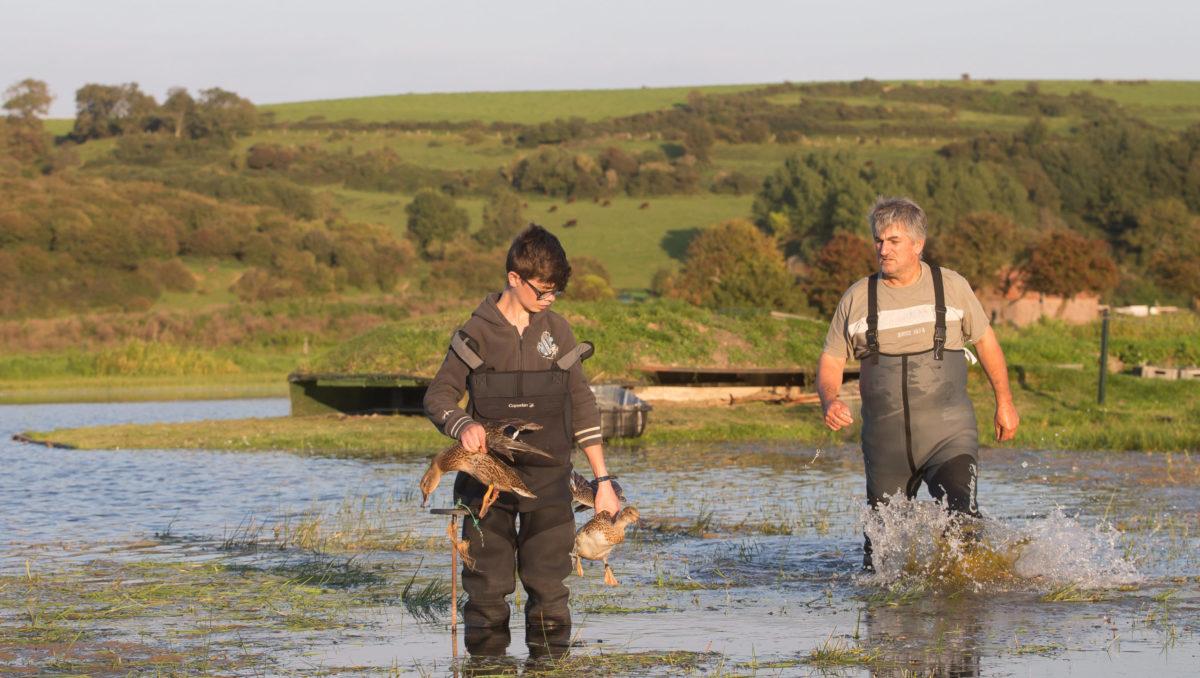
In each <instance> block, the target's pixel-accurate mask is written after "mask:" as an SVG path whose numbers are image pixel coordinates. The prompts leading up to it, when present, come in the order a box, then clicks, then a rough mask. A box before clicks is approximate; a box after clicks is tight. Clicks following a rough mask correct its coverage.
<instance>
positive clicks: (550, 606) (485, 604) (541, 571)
mask: <svg viewBox="0 0 1200 678" xmlns="http://www.w3.org/2000/svg"><path fill="white" fill-rule="evenodd" d="M450 346H451V349H452V350H453V351H454V352H455V353H456V354H457V355H458V357H459V358H461V359H462V360H463V362H465V363H466V364H467V366H468V367H470V368H471V373H470V375H469V376H468V377H467V390H468V392H469V393H470V395H471V397H470V405H469V414H470V415H471V418H472V419H475V420H476V421H479V422H502V421H505V420H509V419H520V420H522V421H526V422H532V423H535V424H539V425H541V427H542V428H541V429H540V430H538V431H530V432H527V433H522V434H521V440H523V441H525V442H527V443H529V444H530V445H534V446H536V447H538V448H540V449H542V450H543V451H545V452H548V453H549V454H550V455H552V457H553V459H544V458H540V457H533V456H529V455H527V456H525V457H518V461H519V462H520V463H518V464H516V465H515V466H513V470H515V471H516V473H517V475H519V476H520V477H521V480H522V481H524V483H525V485H526V487H528V488H529V490H530V491H531V492H533V494H535V495H537V497H536V498H535V499H527V498H523V497H518V496H516V495H514V494H512V493H510V492H502V493H500V498H499V499H498V500H497V501H496V503H495V504H493V505H492V508H491V509H490V510H489V511H488V513H487V515H486V516H485V517H483V518H481V519H479V521H478V522H477V523H475V522H473V521H471V520H467V521H466V522H465V523H464V524H463V539H465V540H467V541H468V543H469V546H468V548H469V549H470V555H471V557H473V558H474V559H475V568H474V569H473V570H472V569H469V568H466V567H464V568H463V573H462V579H463V590H464V591H465V592H466V593H467V603H466V605H465V606H464V609H463V620H464V622H465V623H466V625H467V627H468V634H470V633H471V629H472V628H476V629H501V628H503V629H507V627H508V617H509V607H508V602H507V600H506V597H507V596H508V595H509V594H511V593H512V592H513V591H514V590H515V587H516V585H515V583H514V580H515V577H514V569H516V574H517V575H519V576H520V578H521V582H522V584H524V586H525V591H526V592H527V593H528V601H527V602H526V604H525V620H526V625H527V626H528V627H536V628H538V629H540V630H539V631H538V633H543V632H544V630H545V629H546V628H553V629H558V630H561V629H563V628H567V629H568V630H569V628H570V624H571V613H570V610H569V609H568V607H567V601H568V597H569V595H570V592H569V591H568V590H567V587H566V586H565V585H564V584H563V580H564V579H566V578H567V576H568V575H569V574H570V572H571V558H570V551H571V547H572V546H573V545H574V541H575V517H574V513H573V512H572V510H571V490H570V475H571V452H572V451H573V449H574V447H575V443H574V440H573V439H572V437H571V435H570V431H571V393H570V389H569V386H568V377H569V376H570V375H569V372H570V369H571V368H572V367H573V366H574V365H575V363H577V362H579V361H580V360H583V359H585V358H587V357H589V356H590V355H591V352H592V345H591V344H590V343H587V342H581V343H580V344H579V345H577V346H576V347H575V348H574V349H572V350H571V351H569V352H567V354H566V355H564V356H562V357H561V358H559V359H558V360H557V361H556V362H555V363H554V364H553V365H552V366H551V367H550V369H546V370H532V371H520V370H518V371H511V372H501V371H497V370H495V369H492V368H491V367H489V366H488V364H487V362H486V360H485V358H484V357H482V356H480V355H479V352H478V346H477V344H476V342H475V340H474V339H472V338H471V337H470V336H468V335H467V334H466V333H464V332H462V331H460V332H458V333H457V334H456V335H455V337H454V339H453V340H452V341H451V343H450ZM518 364H519V363H518ZM486 490H487V487H486V486H485V485H483V484H482V483H480V482H479V481H477V480H475V479H474V478H472V477H471V476H469V475H467V474H466V473H459V474H458V477H457V478H455V479H454V496H455V498H456V499H457V500H459V501H462V502H463V503H464V504H466V505H468V506H470V507H472V509H473V510H475V509H478V507H479V504H480V503H481V502H482V500H483V494H484V492H485V491H486ZM518 516H519V517H520V528H519V529H518V527H517V518H518ZM485 635H486V634H485Z"/></svg>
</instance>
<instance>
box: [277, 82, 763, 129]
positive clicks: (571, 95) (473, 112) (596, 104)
mask: <svg viewBox="0 0 1200 678" xmlns="http://www.w3.org/2000/svg"><path fill="white" fill-rule="evenodd" d="M760 86H761V85H705V86H697V87H656V88H641V89H592V90H547V91H534V92H461V93H442V94H395V95H391V96H377V97H356V98H351V99H327V100H323V101H300V102H295V103H283V104H266V105H262V106H259V109H260V110H262V111H264V112H268V113H274V114H275V119H276V120H277V121H279V122H298V121H302V120H306V119H309V118H312V117H314V116H320V117H321V118H324V119H325V120H331V121H332V120H349V119H354V120H359V121H362V122H390V121H402V122H442V121H444V122H468V121H471V120H478V121H481V122H485V123H487V122H517V123H539V122H546V121H549V120H554V119H555V118H570V117H575V116H578V117H581V118H585V119H587V120H602V119H604V118H611V117H617V116H623V115H633V114H634V113H644V112H646V111H655V110H659V109H662V108H668V107H670V106H672V105H674V104H678V103H683V102H685V101H686V100H687V95H688V93H689V92H692V91H694V90H699V91H701V92H704V93H706V94H718V93H719V94H725V93H730V92H739V91H744V90H749V89H754V88H755V87H760Z"/></svg>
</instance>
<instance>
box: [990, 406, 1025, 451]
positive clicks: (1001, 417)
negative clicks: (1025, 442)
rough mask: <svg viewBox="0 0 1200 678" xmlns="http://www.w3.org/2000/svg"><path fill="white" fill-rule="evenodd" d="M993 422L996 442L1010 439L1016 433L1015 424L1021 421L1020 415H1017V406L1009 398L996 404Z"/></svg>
mask: <svg viewBox="0 0 1200 678" xmlns="http://www.w3.org/2000/svg"><path fill="white" fill-rule="evenodd" d="M995 423H996V440H997V441H998V442H1002V441H1005V440H1012V439H1013V437H1014V436H1016V435H1017V425H1018V424H1019V423H1021V417H1020V416H1018V415H1017V408H1016V406H1015V405H1013V403H1012V401H1011V400H1004V401H1001V402H999V403H997V404H996V422H995Z"/></svg>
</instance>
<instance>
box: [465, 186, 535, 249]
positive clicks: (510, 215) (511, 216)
mask: <svg viewBox="0 0 1200 678" xmlns="http://www.w3.org/2000/svg"><path fill="white" fill-rule="evenodd" d="M526 223H527V222H526V220H525V213H524V211H523V210H522V207H521V199H520V198H518V197H517V196H516V195H514V194H513V193H512V192H511V191H497V192H496V193H495V194H494V195H492V197H491V199H490V200H488V203H487V204H486V205H484V206H483V227H482V228H480V229H479V231H477V232H476V233H475V236H474V237H475V240H476V242H478V243H479V244H480V245H483V246H484V247H498V246H500V245H505V244H508V243H509V242H510V241H512V239H513V238H515V237H516V235H517V232H519V231H520V230H521V229H522V228H524V227H525V225H526Z"/></svg>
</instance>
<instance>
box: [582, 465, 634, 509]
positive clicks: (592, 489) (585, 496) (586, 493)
mask: <svg viewBox="0 0 1200 678" xmlns="http://www.w3.org/2000/svg"><path fill="white" fill-rule="evenodd" d="M610 482H612V488H613V492H616V493H617V499H620V500H621V502H622V503H624V502H625V491H624V490H623V489H621V485H620V484H619V483H618V482H617V481H615V480H613V481H610ZM571 499H573V500H575V511H576V512H578V511H586V510H588V509H590V508H595V507H596V481H594V480H588V479H587V478H584V477H583V476H581V475H579V474H578V473H576V472H575V471H571Z"/></svg>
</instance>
